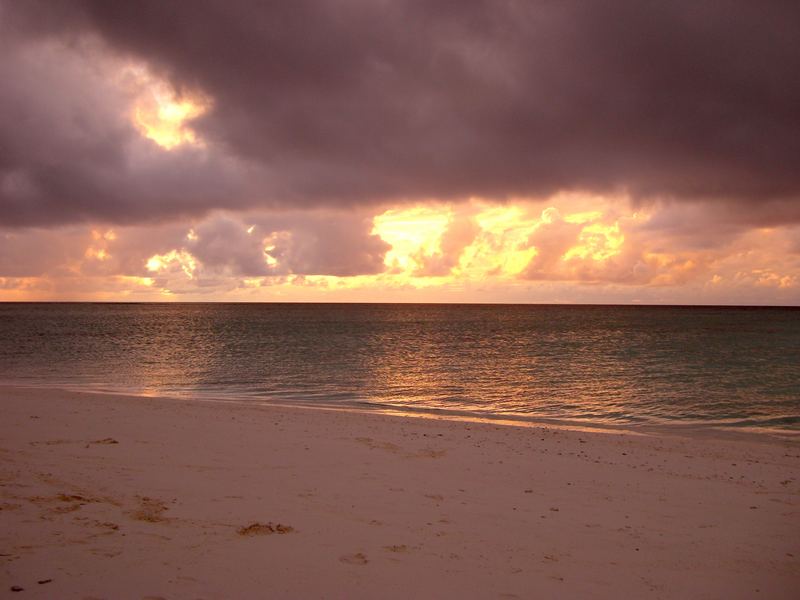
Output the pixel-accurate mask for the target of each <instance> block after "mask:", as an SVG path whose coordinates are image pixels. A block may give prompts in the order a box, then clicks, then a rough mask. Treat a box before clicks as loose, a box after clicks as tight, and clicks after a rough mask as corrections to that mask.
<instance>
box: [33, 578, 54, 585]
mask: <svg viewBox="0 0 800 600" xmlns="http://www.w3.org/2000/svg"><path fill="white" fill-rule="evenodd" d="M51 581H53V580H52V579H40V580H39V581H37V582H36V583H38V584H39V585H44V584H45V583H50V582H51Z"/></svg>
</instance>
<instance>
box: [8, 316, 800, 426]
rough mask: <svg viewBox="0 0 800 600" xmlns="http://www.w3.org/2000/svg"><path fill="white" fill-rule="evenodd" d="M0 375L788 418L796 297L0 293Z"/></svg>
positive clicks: (615, 415) (54, 381) (737, 420)
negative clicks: (603, 302)
mask: <svg viewBox="0 0 800 600" xmlns="http://www.w3.org/2000/svg"><path fill="white" fill-rule="evenodd" d="M0 380H2V381H5V382H10V383H22V384H25V385H48V386H65V387H77V388H88V389H98V390H99V389H102V390H111V391H120V392H133V393H137V394H158V395H179V396H189V395H192V396H200V397H214V398H223V399H224V398H231V399H234V398H235V399H243V398H244V399H253V400H257V399H266V400H269V401H273V402H275V401H278V402H302V403H321V404H333V405H346V406H359V407H375V408H400V409H403V410H412V411H414V410H422V411H425V410H447V411H458V412H466V413H468V414H478V415H483V416H493V415H503V416H515V417H530V418H553V419H559V420H569V421H580V422H597V423H606V424H608V423H617V424H637V423H643V424H677V423H682V424H689V423H700V424H708V425H729V426H737V427H771V428H780V429H800V310H798V309H791V308H716V307H637V306H626V307H622V306H538V305H534V306H529V305H510V306H509V305H408V304H0Z"/></svg>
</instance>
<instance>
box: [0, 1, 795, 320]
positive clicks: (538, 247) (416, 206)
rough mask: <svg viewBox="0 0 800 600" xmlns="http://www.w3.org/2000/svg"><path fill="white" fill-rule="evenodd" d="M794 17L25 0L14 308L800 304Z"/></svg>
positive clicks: (15, 65) (6, 150)
mask: <svg viewBox="0 0 800 600" xmlns="http://www.w3.org/2000/svg"><path fill="white" fill-rule="evenodd" d="M797 73H800V5H798V4H797V3H795V2H779V1H767V2H682V1H677V2H668V3H665V2H643V1H631V2H626V1H618V2H605V3H597V2H514V1H503V2H500V1H471V0H464V1H459V2H411V1H398V0H395V1H388V0H386V1H375V0H372V1H368V0H346V1H342V2H320V1H310V0H308V1H300V2H291V3H259V2H251V1H243V0H229V1H227V2H221V1H208V0H202V1H197V2H191V3H188V2H164V1H160V2H155V1H153V2H151V1H139V2H124V3H122V2H101V1H89V0H85V1H78V0H76V1H73V2H69V3H53V2H37V1H33V0H30V1H25V2H11V1H5V0H0V77H2V80H3V86H2V88H1V89H0V299H90V298H92V299H94V298H98V299H100V298H104V299H115V298H119V299H123V298H131V299H136V298H138V299H163V298H169V297H172V298H175V299H250V300H270V299H307V300H322V299H331V300H383V299H385V300H409V301H426V300H454V301H561V302H569V301H576V302H586V301H597V302H603V301H610V302H712V303H713V302H716V303H767V304H800V135H798V132H800V77H798V76H797Z"/></svg>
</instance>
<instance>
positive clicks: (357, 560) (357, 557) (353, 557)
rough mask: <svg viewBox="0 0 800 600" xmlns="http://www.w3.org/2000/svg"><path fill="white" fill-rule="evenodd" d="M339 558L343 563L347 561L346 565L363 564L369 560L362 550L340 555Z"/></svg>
mask: <svg viewBox="0 0 800 600" xmlns="http://www.w3.org/2000/svg"><path fill="white" fill-rule="evenodd" d="M339 560H340V561H341V562H343V563H347V564H348V565H365V564H367V563H368V562H369V559H368V558H367V557H366V556H365V555H364V553H363V552H356V553H355V554H345V555H344V556H340V557H339Z"/></svg>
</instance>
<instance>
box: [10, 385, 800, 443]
mask: <svg viewBox="0 0 800 600" xmlns="http://www.w3.org/2000/svg"><path fill="white" fill-rule="evenodd" d="M15 389H20V390H48V391H54V392H74V393H78V394H92V395H100V396H114V397H122V398H129V399H137V398H148V399H160V400H165V401H178V402H205V403H219V404H230V405H233V406H263V407H273V408H278V409H280V408H283V407H285V408H289V409H298V410H319V411H332V412H335V411H342V412H345V413H364V414H381V415H386V416H396V417H401V418H409V419H432V420H441V421H455V422H467V423H486V424H495V425H503V426H509V427H533V428H537V427H552V428H557V429H564V430H570V431H586V432H596V433H628V434H631V435H664V436H688V437H692V436H700V437H709V438H715V439H730V440H735V439H741V440H743V441H754V442H757V441H763V442H765V443H771V442H773V441H778V442H788V443H793V442H796V443H798V444H800V429H788V428H779V427H761V426H757V425H756V426H751V425H736V424H735V423H730V424H728V423H725V422H716V421H699V420H695V421H687V422H681V421H678V420H673V421H668V420H664V421H660V422H640V423H615V422H607V421H603V420H600V419H598V420H590V419H586V420H581V419H558V418H549V417H544V416H534V415H530V416H528V415H526V414H522V413H507V414H506V413H489V412H482V411H467V410H460V409H447V408H428V407H419V408H410V407H408V408H404V407H402V406H396V405H391V404H380V403H371V402H366V401H360V402H352V403H346V402H342V403H325V402H316V401H305V402H304V401H293V400H271V399H268V398H264V397H260V396H215V395H207V396H206V395H197V394H194V395H193V394H184V393H180V394H177V393H176V394H168V393H163V392H158V393H152V394H151V393H144V392H141V393H137V392H136V391H135V390H124V389H119V390H117V389H110V388H106V387H98V388H92V387H85V386H81V385H75V386H70V385H64V384H60V383H57V384H42V383H36V384H33V383H31V384H25V383H17V382H3V381H0V393H2V392H3V391H4V390H9V391H13V390H15Z"/></svg>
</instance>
